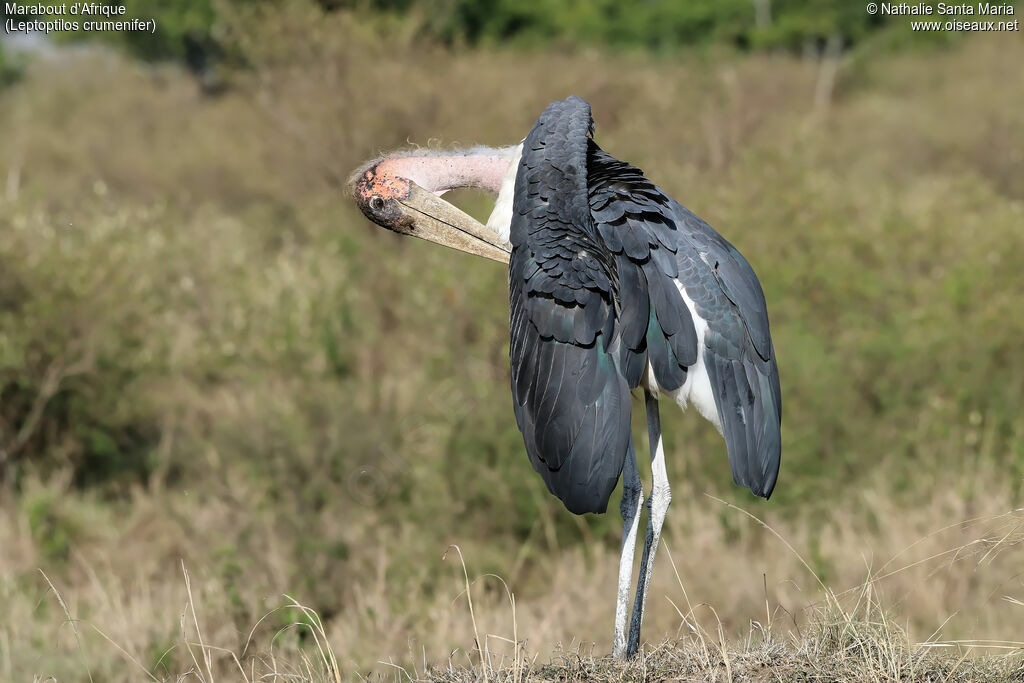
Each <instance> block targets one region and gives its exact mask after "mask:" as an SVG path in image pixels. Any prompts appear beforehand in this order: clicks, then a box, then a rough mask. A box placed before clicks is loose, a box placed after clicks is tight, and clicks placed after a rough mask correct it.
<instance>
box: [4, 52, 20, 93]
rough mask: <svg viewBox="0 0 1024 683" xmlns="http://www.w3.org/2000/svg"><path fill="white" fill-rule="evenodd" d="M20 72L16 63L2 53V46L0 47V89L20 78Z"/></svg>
mask: <svg viewBox="0 0 1024 683" xmlns="http://www.w3.org/2000/svg"><path fill="white" fill-rule="evenodd" d="M21 72H22V69H21V65H20V64H19V63H18V61H17V60H15V59H13V58H12V57H10V56H9V55H8V54H7V53H6V52H4V47H3V45H0V89H2V88H4V87H6V86H9V85H11V84H12V83H14V82H15V81H17V80H18V78H20V77H21Z"/></svg>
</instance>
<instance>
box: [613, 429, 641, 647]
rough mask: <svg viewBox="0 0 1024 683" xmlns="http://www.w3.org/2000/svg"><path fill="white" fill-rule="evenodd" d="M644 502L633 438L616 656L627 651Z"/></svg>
mask: <svg viewBox="0 0 1024 683" xmlns="http://www.w3.org/2000/svg"><path fill="white" fill-rule="evenodd" d="M643 502H644V490H643V486H642V484H641V483H640V472H639V470H638V468H637V463H636V451H634V450H633V442H632V439H631V440H630V444H629V452H628V453H627V454H626V462H625V465H624V467H623V469H622V504H621V505H620V506H619V509H620V510H621V511H622V556H621V558H620V559H619V594H618V597H617V599H616V602H615V636H614V638H613V639H612V656H613V657H616V658H620V657H622V655H624V654H625V653H626V608H627V607H628V605H629V589H630V588H631V587H632V585H633V553H635V552H636V531H637V527H639V526H640V506H641V505H643Z"/></svg>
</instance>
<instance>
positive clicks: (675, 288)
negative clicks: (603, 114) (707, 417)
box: [509, 97, 781, 513]
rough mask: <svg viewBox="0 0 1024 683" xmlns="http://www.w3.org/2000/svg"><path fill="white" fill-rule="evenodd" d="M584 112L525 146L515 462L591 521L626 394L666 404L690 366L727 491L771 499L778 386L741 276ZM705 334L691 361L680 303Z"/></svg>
mask: <svg viewBox="0 0 1024 683" xmlns="http://www.w3.org/2000/svg"><path fill="white" fill-rule="evenodd" d="M592 127H593V122H592V120H591V118H590V107H589V105H588V104H587V103H586V102H585V101H584V100H582V99H580V98H578V97H570V98H568V99H566V100H563V101H560V102H555V103H553V104H551V105H550V106H549V107H548V108H547V109H546V110H545V111H544V113H543V114H542V115H541V117H540V119H538V121H537V123H536V125H535V126H534V127H533V130H531V131H530V134H529V135H528V136H527V138H526V140H525V141H524V142H523V151H522V157H521V161H520V165H519V168H518V172H517V176H516V185H515V194H514V198H513V212H512V224H511V243H512V256H511V261H510V269H509V296H510V302H511V328H512V329H511V332H512V343H511V364H512V394H513V398H514V409H515V414H516V419H517V421H518V423H519V428H520V430H521V431H522V433H523V438H524V441H525V443H526V450H527V453H528V454H529V456H530V461H531V463H532V464H533V467H534V469H535V470H537V472H539V473H540V474H541V476H542V477H543V478H544V480H545V482H546V483H547V486H548V489H549V490H550V491H551V492H552V493H553V494H555V495H556V496H558V497H559V498H561V499H562V501H563V502H564V503H565V505H566V507H567V508H568V509H569V510H571V511H573V512H576V513H583V512H603V511H604V510H605V509H606V507H607V502H608V497H609V496H610V494H611V492H612V490H613V489H614V487H615V484H616V482H617V481H618V477H619V475H620V473H621V470H622V463H623V460H624V458H625V457H626V454H627V452H628V449H629V448H630V447H631V438H632V437H631V435H630V419H629V418H630V410H631V402H630V397H629V390H630V389H631V388H635V387H637V386H639V385H640V384H641V383H642V382H643V380H644V378H645V374H646V372H647V369H648V367H650V368H651V369H652V370H653V374H654V379H655V380H656V382H657V385H658V386H659V387H660V388H661V389H664V390H668V391H672V390H675V389H678V388H679V387H681V386H682V385H683V383H684V382H685V381H686V378H687V373H688V372H689V371H691V370H692V366H694V365H695V364H696V363H697V361H698V355H699V354H701V353H703V357H704V365H705V367H706V369H707V373H708V376H709V379H710V381H711V385H712V391H713V394H714V396H715V400H716V404H717V410H718V414H719V421H720V422H721V425H722V430H723V434H724V436H725V439H726V445H727V448H728V451H729V460H730V463H731V466H732V471H733V477H734V479H735V481H736V482H737V483H738V484H740V485H743V486H747V487H748V488H750V489H751V491H753V492H754V493H756V494H758V495H761V496H765V497H767V496H768V495H770V493H771V491H772V488H773V487H774V484H775V479H776V477H777V474H778V465H779V453H780V439H779V424H780V420H781V400H780V395H779V382H778V370H777V368H776V365H775V355H774V349H773V348H772V345H771V337H770V335H769V332H768V318H767V313H766V309H765V305H764V295H763V293H762V292H761V287H760V284H759V283H758V281H757V278H756V276H755V275H754V272H753V270H752V269H751V268H750V266H749V264H748V263H747V262H746V260H745V259H744V258H743V257H742V256H741V255H740V254H739V252H738V251H736V250H735V248H733V247H732V245H730V244H729V243H728V242H726V241H725V240H724V239H723V238H722V237H721V236H720V235H718V233H716V232H715V231H714V230H713V229H712V228H711V227H710V226H708V225H707V224H706V223H704V222H703V221H701V220H700V219H699V218H697V217H696V216H694V215H693V214H692V213H690V212H689V211H687V210H686V209H685V208H683V207H682V206H680V205H679V204H678V203H677V202H675V201H674V200H672V199H671V198H669V197H668V196H667V195H665V194H664V193H663V192H662V191H661V190H660V189H658V188H657V187H656V186H655V185H654V184H653V183H651V182H650V181H649V180H647V179H646V178H645V177H644V176H643V173H642V172H641V171H640V170H639V169H637V168H635V167H633V166H630V165H629V164H626V163H624V162H621V161H618V160H616V159H614V158H612V157H611V156H609V155H607V154H605V153H604V152H603V151H602V150H601V149H600V148H599V147H598V146H597V145H596V144H595V143H594V142H593V140H591V139H590V135H591V134H592V130H593V129H592ZM680 286H681V287H683V288H684V289H685V291H686V292H687V295H688V296H689V298H690V299H691V300H692V301H693V305H694V307H695V312H696V313H697V314H698V315H700V316H701V318H702V320H703V322H704V323H706V329H705V331H704V339H703V342H704V345H703V346H704V348H703V349H701V345H700V343H699V340H698V336H697V332H696V327H695V323H694V319H693V317H692V315H691V313H690V309H689V307H688V306H687V304H686V301H685V300H684V299H683V297H682V295H681V293H680Z"/></svg>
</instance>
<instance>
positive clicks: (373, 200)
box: [370, 195, 384, 211]
mask: <svg viewBox="0 0 1024 683" xmlns="http://www.w3.org/2000/svg"><path fill="white" fill-rule="evenodd" d="M370 208H371V209H373V210H374V211H380V210H381V209H383V208H384V200H383V199H381V198H380V196H379V195H373V196H372V197H370Z"/></svg>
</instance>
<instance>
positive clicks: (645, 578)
mask: <svg viewBox="0 0 1024 683" xmlns="http://www.w3.org/2000/svg"><path fill="white" fill-rule="evenodd" d="M644 399H645V403H646V408H647V434H648V436H649V438H650V442H651V474H652V478H653V482H652V486H651V496H650V498H649V499H648V500H647V536H646V538H645V539H644V554H643V557H642V558H641V560H640V578H639V579H638V581H637V587H636V601H635V602H634V603H633V617H632V619H631V621H630V624H629V643H628V644H627V646H626V657H632V656H633V655H635V654H636V653H637V651H638V650H639V649H640V625H641V623H642V622H643V618H644V608H645V607H647V591H648V589H649V588H650V586H651V573H652V572H653V571H654V556H655V554H656V553H657V552H658V540H659V539H660V538H661V527H662V525H663V524H664V523H665V515H666V514H667V513H668V506H669V503H671V502H672V491H671V490H670V489H669V485H668V472H667V471H666V470H665V448H664V445H663V444H662V441H661V419H660V417H659V415H658V399H657V398H655V397H654V395H652V394H651V392H649V391H645V392H644Z"/></svg>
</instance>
